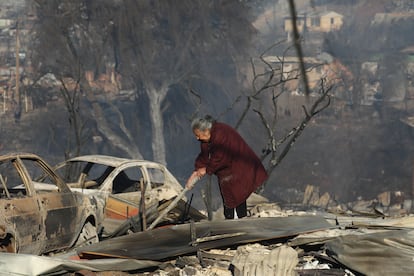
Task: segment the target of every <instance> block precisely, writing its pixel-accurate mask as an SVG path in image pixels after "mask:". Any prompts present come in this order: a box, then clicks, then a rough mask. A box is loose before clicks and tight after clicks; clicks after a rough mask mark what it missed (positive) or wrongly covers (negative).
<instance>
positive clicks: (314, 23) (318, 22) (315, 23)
mask: <svg viewBox="0 0 414 276" xmlns="http://www.w3.org/2000/svg"><path fill="white" fill-rule="evenodd" d="M311 25H312V26H315V27H319V26H320V25H321V19H320V18H319V17H312V18H311Z"/></svg>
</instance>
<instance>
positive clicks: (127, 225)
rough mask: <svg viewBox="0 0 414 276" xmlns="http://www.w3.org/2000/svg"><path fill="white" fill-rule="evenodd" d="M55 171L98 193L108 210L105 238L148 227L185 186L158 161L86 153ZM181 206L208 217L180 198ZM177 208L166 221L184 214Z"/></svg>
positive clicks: (194, 215)
mask: <svg viewBox="0 0 414 276" xmlns="http://www.w3.org/2000/svg"><path fill="white" fill-rule="evenodd" d="M54 169H55V171H56V172H57V173H58V174H59V175H60V176H61V177H62V178H63V179H64V180H65V182H67V183H69V184H68V185H69V186H70V187H71V189H72V190H74V191H79V192H82V193H84V194H87V195H89V196H95V198H96V199H97V201H99V204H100V206H101V208H102V209H103V210H104V211H105V219H104V222H103V225H104V227H103V233H102V235H103V237H113V236H118V235H122V234H125V232H126V231H132V232H138V231H142V230H145V228H146V225H147V223H150V222H152V221H154V220H155V219H157V216H158V215H159V213H160V211H161V210H162V208H164V207H165V206H166V205H168V203H169V202H170V200H171V199H173V198H175V197H177V195H179V194H180V193H181V192H182V191H183V187H182V186H181V185H180V184H179V183H178V181H177V180H176V178H175V177H174V176H173V175H172V174H171V173H170V172H169V171H168V169H167V168H166V167H165V166H164V165H162V164H160V163H157V162H153V161H147V160H137V159H127V158H120V157H114V156H108V155H84V156H78V157H74V158H71V159H69V160H66V161H64V162H62V163H60V164H58V165H56V166H55V168H54ZM178 205H179V206H178V207H180V206H181V207H182V208H181V210H182V209H185V213H186V214H185V215H186V216H188V215H190V216H192V218H194V219H195V220H200V219H202V218H205V216H204V215H203V214H201V213H200V212H198V211H197V210H196V209H194V208H192V207H191V206H188V205H187V206H186V203H185V201H184V200H183V201H181V202H180V204H178ZM183 215H184V214H183V212H181V211H178V212H177V213H176V215H175V217H174V215H173V216H171V214H170V216H169V217H167V218H166V220H167V221H168V220H169V221H170V222H171V223H173V222H176V221H177V220H178V219H180V216H181V217H183Z"/></svg>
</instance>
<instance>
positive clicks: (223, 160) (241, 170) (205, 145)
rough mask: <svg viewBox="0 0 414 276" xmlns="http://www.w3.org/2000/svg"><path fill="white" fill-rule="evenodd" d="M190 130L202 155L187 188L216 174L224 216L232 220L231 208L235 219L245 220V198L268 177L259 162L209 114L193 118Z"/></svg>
mask: <svg viewBox="0 0 414 276" xmlns="http://www.w3.org/2000/svg"><path fill="white" fill-rule="evenodd" d="M191 128H192V130H193V133H194V135H195V137H196V138H197V140H199V141H200V146H201V152H200V153H199V155H198V157H197V158H196V160H195V170H194V172H193V173H192V174H191V176H190V177H189V179H188V180H187V183H186V188H188V189H191V188H192V187H193V185H194V183H195V182H196V181H197V180H198V179H200V178H201V177H203V176H204V175H205V174H209V175H212V174H215V175H216V176H217V178H218V183H219V187H220V192H221V196H222V199H223V207H224V217H225V218H226V219H233V218H234V209H236V212H237V217H239V218H242V217H245V216H246V215H247V205H246V199H247V198H248V197H249V195H250V194H251V193H253V192H254V191H255V190H256V189H257V188H258V187H259V186H260V185H261V184H262V183H263V182H264V181H265V180H266V179H267V177H268V176H267V173H266V170H265V169H264V167H263V165H262V163H261V161H260V159H259V158H258V157H257V155H256V154H255V153H254V151H253V150H252V149H251V148H250V147H249V145H248V144H247V143H246V142H245V141H244V139H243V138H242V137H241V136H240V135H239V133H237V131H236V130H235V129H234V128H232V127H230V126H229V125H226V124H224V123H220V122H217V121H215V120H214V119H213V118H212V117H210V116H208V115H207V116H205V117H204V118H196V119H194V120H193V121H192V123H191Z"/></svg>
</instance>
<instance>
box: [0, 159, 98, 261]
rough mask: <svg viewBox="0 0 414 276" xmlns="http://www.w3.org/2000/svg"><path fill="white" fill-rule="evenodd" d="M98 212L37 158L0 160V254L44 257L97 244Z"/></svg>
mask: <svg viewBox="0 0 414 276" xmlns="http://www.w3.org/2000/svg"><path fill="white" fill-rule="evenodd" d="M102 218H103V212H102V211H101V210H99V209H98V205H97V202H96V201H94V200H91V198H90V197H88V196H85V195H83V194H82V193H78V192H73V191H71V189H70V188H69V186H68V185H67V184H66V183H65V182H64V181H63V180H62V179H61V178H60V177H59V176H58V175H57V174H56V173H55V172H54V171H53V169H52V168H51V166H50V165H48V164H47V163H46V162H45V161H44V160H43V159H42V158H41V157H39V156H37V155H35V154H31V153H11V154H7V155H2V156H0V251H1V252H10V253H27V254H36V255H41V254H46V253H49V252H55V251H59V250H64V249H68V248H70V247H72V246H78V245H82V244H90V243H93V242H97V241H98V231H99V229H100V227H101V225H100V223H101V221H102Z"/></svg>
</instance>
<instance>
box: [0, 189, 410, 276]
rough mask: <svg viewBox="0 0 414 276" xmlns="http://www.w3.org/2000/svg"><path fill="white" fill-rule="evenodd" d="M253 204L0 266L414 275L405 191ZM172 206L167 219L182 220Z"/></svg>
mask: <svg viewBox="0 0 414 276" xmlns="http://www.w3.org/2000/svg"><path fill="white" fill-rule="evenodd" d="M249 202H250V203H249ZM248 204H249V212H250V216H249V217H248V218H243V219H236V220H223V219H220V218H217V214H215V215H216V216H213V220H211V221H209V220H207V219H205V218H200V221H189V222H184V223H181V224H170V225H168V224H163V225H162V226H161V227H157V228H154V229H147V230H145V231H138V232H133V233H126V234H125V235H122V236H116V237H113V238H107V239H105V240H103V241H100V242H99V243H95V244H92V245H89V246H84V247H81V248H77V249H76V250H74V251H71V252H68V253H67V254H63V255H55V256H48V257H42V256H32V255H27V256H25V255H23V254H18V255H11V254H9V255H7V257H4V258H3V255H1V256H0V260H1V261H0V267H1V268H2V271H6V272H9V273H10V274H12V275H13V273H15V274H18V273H20V274H24V273H25V272H27V271H28V270H27V269H28V268H27V266H25V268H23V266H22V267H19V266H16V265H15V264H16V262H17V263H24V262H26V263H27V260H29V259H30V260H31V263H32V269H33V270H32V271H31V272H30V273H29V274H30V275H52V274H53V275H59V274H60V273H61V274H65V273H66V274H65V275H72V274H67V273H72V272H77V273H79V271H81V270H82V271H83V273H87V271H93V272H94V273H95V275H107V274H100V273H104V272H108V271H117V272H118V274H116V275H223V276H226V275H229V276H230V275H237V276H238V275H303V276H307V275H414V263H413V260H414V216H412V214H411V207H410V206H411V204H410V201H409V200H408V199H407V198H404V195H403V194H402V193H399V192H386V193H383V194H380V195H378V197H377V198H375V199H373V200H358V201H356V202H352V203H347V204H337V203H336V202H335V201H334V200H332V198H331V197H330V195H328V194H322V195H319V191H318V188H317V187H313V186H308V187H307V189H306V191H305V193H304V196H303V201H302V202H301V203H300V204H296V205H292V206H291V208H288V206H280V205H278V204H277V203H274V202H266V200H261V201H260V200H259V201H255V202H254V204H252V201H248ZM161 205H162V206H163V207H162V208H165V207H166V206H165V205H168V204H167V203H166V202H164V204H161ZM178 205H181V204H178ZM178 205H177V206H178ZM181 207H185V205H183V206H181ZM181 209H182V208H181ZM172 210H173V211H172V212H171V214H169V215H172V218H173V219H172V220H171V218H168V216H167V218H166V220H165V221H167V222H168V221H169V220H171V221H175V220H176V216H177V210H180V208H178V209H177V208H175V209H172ZM174 210H175V211H174ZM178 213H180V212H178ZM217 213H221V210H218V211H217ZM14 257H15V258H16V259H15V258H14ZM33 258H36V261H34V259H33ZM17 259H18V260H17ZM12 264H14V265H12ZM39 264H41V265H39ZM22 269H25V271H23V270H22ZM122 271H123V272H122ZM119 273H125V274H119ZM84 275H86V274H84Z"/></svg>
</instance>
